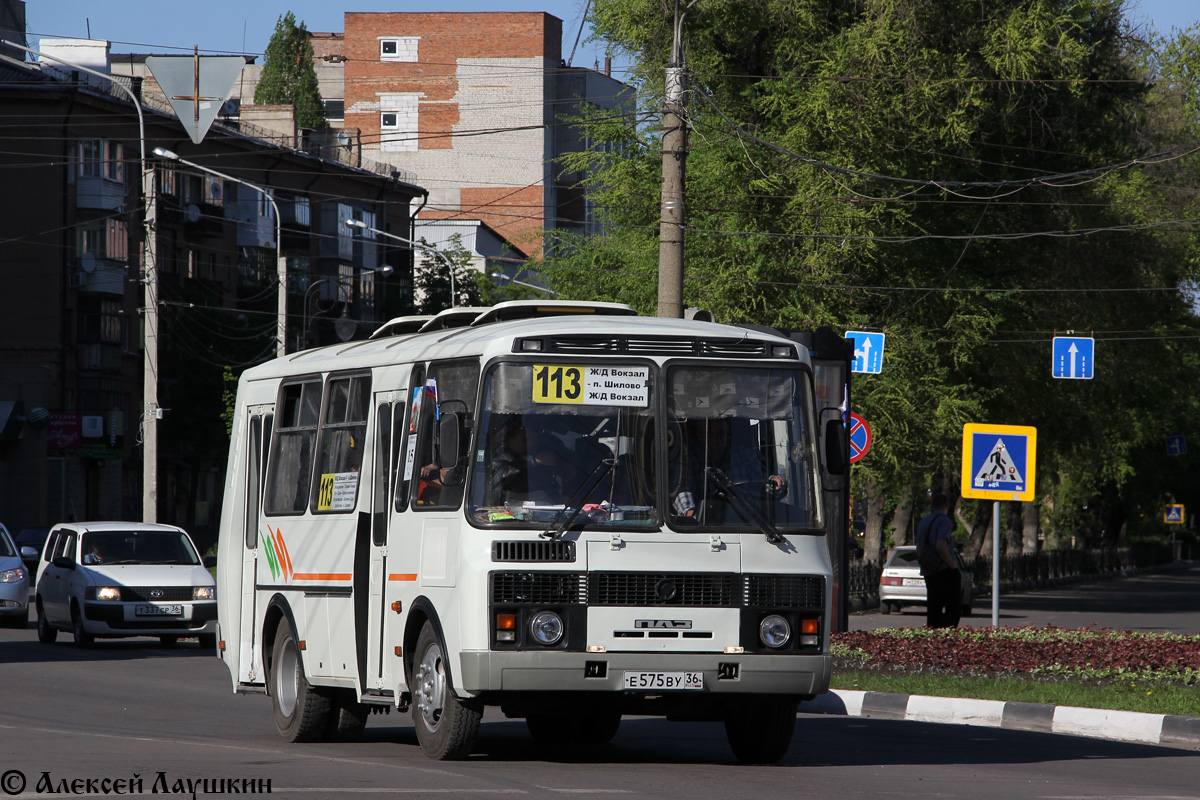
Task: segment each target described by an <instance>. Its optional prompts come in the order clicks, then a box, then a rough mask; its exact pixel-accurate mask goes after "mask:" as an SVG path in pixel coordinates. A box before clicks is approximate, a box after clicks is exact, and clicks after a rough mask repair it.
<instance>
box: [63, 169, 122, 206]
mask: <svg viewBox="0 0 1200 800" xmlns="http://www.w3.org/2000/svg"><path fill="white" fill-rule="evenodd" d="M124 203H125V184H124V183H122V182H120V181H114V180H111V179H110V178H100V177H96V176H91V175H80V176H79V177H78V178H76V179H75V206H76V207H77V208H88V209H95V210H97V211H116V210H117V209H119V208H121V206H122V205H124Z"/></svg>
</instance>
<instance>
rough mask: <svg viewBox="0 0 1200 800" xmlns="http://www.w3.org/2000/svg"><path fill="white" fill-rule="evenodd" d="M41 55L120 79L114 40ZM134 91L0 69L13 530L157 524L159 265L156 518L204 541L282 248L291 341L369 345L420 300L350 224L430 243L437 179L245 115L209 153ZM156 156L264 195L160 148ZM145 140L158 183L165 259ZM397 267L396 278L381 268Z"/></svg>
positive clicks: (107, 82) (1, 500)
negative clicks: (278, 132)
mask: <svg viewBox="0 0 1200 800" xmlns="http://www.w3.org/2000/svg"><path fill="white" fill-rule="evenodd" d="M33 46H34V47H35V48H41V49H42V50H43V52H49V51H53V52H54V53H56V54H58V55H59V56H60V57H61V58H63V59H64V60H67V61H71V62H72V63H76V64H78V63H79V62H80V61H87V62H88V64H86V65H85V66H91V67H92V68H95V69H96V70H97V71H99V72H102V73H108V72H110V70H111V58H110V56H109V47H108V43H107V42H102V41H95V40H68V41H61V40H60V41H57V42H55V41H47V40H42V41H41V42H38V43H37V44H35V45H33ZM9 58H10V59H11V58H12V56H11V55H10V56H9ZM77 59H78V60H77ZM121 86H124V87H125V89H128V90H130V91H132V92H133V93H134V94H135V96H137V95H141V90H142V88H143V85H142V82H141V81H140V80H138V79H128V78H122V77H120V76H111V77H96V76H92V75H90V74H89V73H85V72H81V71H79V70H76V69H73V68H72V67H71V66H69V65H62V64H57V65H56V66H51V62H50V61H49V60H46V62H45V65H44V66H43V65H39V64H32V63H20V61H19V60H18V61H17V62H16V63H14V61H12V60H2V61H0V131H3V133H0V137H2V138H3V139H4V146H3V147H0V175H2V176H3V179H4V185H5V191H4V192H3V193H0V282H2V283H3V285H4V287H5V291H4V292H3V293H0V416H2V417H3V419H0V521H3V522H4V523H5V524H6V525H7V526H8V527H9V528H11V529H20V528H25V527H40V526H44V525H51V524H54V523H57V522H60V521H64V520H68V519H85V518H88V519H97V518H108V519H140V518H141V516H142V508H141V496H142V490H141V484H142V447H141V441H142V438H141V430H142V423H143V418H144V406H143V402H142V390H143V368H144V331H143V310H144V305H145V295H144V287H145V281H146V279H147V276H148V275H149V274H150V273H151V271H152V272H153V274H154V276H155V278H156V282H157V285H158V304H157V305H158V311H159V318H160V326H159V337H158V352H159V359H158V373H157V381H158V397H159V406H161V408H162V417H161V420H160V421H159V422H158V423H157V424H158V431H159V440H158V445H159V459H158V487H159V488H158V498H159V501H158V515H157V516H158V519H159V520H161V521H165V522H174V523H177V524H181V525H184V526H186V527H188V528H189V529H191V530H192V532H193V533H194V534H196V535H197V538H198V539H200V540H201V541H203V540H204V539H205V538H206V536H207V535H209V534H213V533H215V526H216V522H217V519H218V511H219V504H220V487H221V485H222V474H223V471H224V463H225V458H226V455H227V452H228V439H227V434H226V431H225V428H224V423H223V422H222V421H221V411H222V408H223V406H222V391H223V389H224V388H225V386H224V385H223V382H222V371H223V368H224V367H229V368H231V369H232V370H233V371H234V372H235V373H236V372H239V371H240V370H241V368H242V367H244V366H247V365H249V364H252V363H258V362H261V361H263V360H266V359H268V358H271V357H274V355H275V348H276V344H275V341H276V338H275V337H276V330H277V322H278V315H277V300H278V295H279V283H278V281H277V277H276V276H277V271H276V270H277V256H278V255H280V254H282V255H283V256H284V257H285V258H286V262H287V267H288V281H287V285H286V293H287V305H288V311H287V323H288V331H289V335H288V337H287V349H288V352H294V351H295V350H297V349H300V348H302V347H305V346H311V345H313V344H318V343H331V342H335V341H338V339H339V338H341V336H340V335H339V331H340V333H341V334H346V333H349V334H350V335H351V336H354V335H358V336H360V337H365V336H366V335H367V334H369V333H370V331H371V330H373V328H374V327H375V325H376V324H378V323H379V322H380V321H382V320H384V319H387V318H388V317H390V316H394V315H396V314H397V313H402V312H403V303H402V302H399V307H393V308H387V306H388V305H389V304H393V305H395V304H396V302H397V301H402V300H403V298H402V297H400V292H401V291H402V290H403V283H404V281H405V279H406V278H407V279H410V278H411V269H412V252H411V251H410V250H409V249H407V248H405V247H401V246H397V245H395V244H394V243H392V242H390V240H387V239H385V238H381V237H379V236H378V235H376V234H374V233H371V232H369V231H366V230H363V229H361V228H356V227H351V226H349V225H347V224H346V223H347V221H349V220H358V221H361V222H364V223H366V224H367V225H368V226H369V227H372V228H376V229H378V230H381V231H384V232H394V233H395V234H396V235H399V236H402V237H405V238H407V237H410V236H411V235H412V227H411V219H410V214H409V209H410V207H411V206H412V203H413V201H414V199H416V198H417V197H420V196H422V194H423V192H422V190H421V189H420V188H419V187H417V186H416V185H414V184H412V183H411V182H408V181H407V180H405V179H404V178H405V177H407V176H406V175H405V174H404V173H401V172H399V171H398V169H397V168H396V167H394V166H391V165H383V164H372V163H371V162H369V161H362V164H361V165H360V166H353V165H349V164H344V163H340V162H337V161H332V160H330V159H327V158H323V157H318V156H317V155H314V154H311V153H308V152H305V151H303V150H299V149H296V148H294V147H289V146H285V145H282V144H280V143H279V142H278V141H275V140H273V139H271V138H270V137H260V136H258V135H256V130H257V129H251V128H249V127H248V126H244V125H241V124H240V123H237V122H234V121H229V120H224V121H222V120H219V121H218V122H217V123H215V124H214V126H213V127H212V129H210V131H209V132H208V134H207V136H206V137H205V139H204V140H203V142H202V143H201V144H198V145H196V144H193V143H192V142H191V140H190V138H189V136H188V135H187V133H185V131H184V128H183V126H182V125H181V124H180V122H179V120H178V119H177V118H176V117H175V116H174V114H173V112H171V111H170V109H169V108H168V107H164V106H161V105H160V104H157V103H155V102H154V101H153V100H152V99H151V98H149V97H145V96H141V98H140V100H139V102H138V106H139V107H140V109H141V116H142V117H143V118H144V123H142V124H139V115H138V114H137V113H136V110H135V105H134V101H133V100H131V99H130V97H129V95H128V94H127V93H126V92H125V91H124V90H123V89H122V88H120V87H121ZM156 147H162V148H165V149H167V150H170V151H174V152H175V153H177V154H178V155H179V156H181V157H182V158H183V159H186V160H187V161H189V162H192V163H193V164H197V165H200V166H203V167H207V168H208V169H210V170H215V171H217V172H219V173H222V174H224V175H228V176H230V177H231V178H236V179H239V180H240V181H245V182H247V183H249V184H253V187H259V188H261V189H263V190H264V191H265V194H264V191H259V190H258V189H256V188H253V187H251V186H247V185H245V184H243V183H239V182H237V181H229V180H225V179H224V178H222V177H220V176H217V175H214V174H212V173H211V172H206V171H204V170H202V169H199V168H194V167H192V166H190V165H189V164H185V163H183V162H180V161H171V160H163V159H159V158H155V157H154V156H153V151H154V148H156ZM142 152H145V153H146V156H147V160H146V164H147V165H148V166H149V167H150V168H151V169H152V170H153V172H154V184H155V200H154V206H153V211H154V214H153V217H154V219H155V222H154V225H153V230H154V231H155V244H156V246H155V248H154V252H153V254H152V258H151V260H150V263H149V264H147V263H146V259H145V258H144V255H143V253H144V246H145V241H146V230H147V226H146V219H147V217H148V216H149V215H148V214H147V202H146V200H147V198H146V195H145V193H144V192H143V182H142V161H141V153H142ZM266 195H269V198H270V199H268V197H267V196H266ZM272 201H273V202H272ZM276 207H278V209H279V215H278V217H277V216H276V214H275V208H276ZM385 265H386V266H390V267H392V268H393V269H394V274H393V275H392V276H391V277H387V278H381V277H379V276H380V275H381V274H382V268H383V267H384V266H385ZM335 321H340V322H341V324H339V325H337V326H336V328H335V325H334V323H335ZM356 328H357V331H356V330H355V329H356Z"/></svg>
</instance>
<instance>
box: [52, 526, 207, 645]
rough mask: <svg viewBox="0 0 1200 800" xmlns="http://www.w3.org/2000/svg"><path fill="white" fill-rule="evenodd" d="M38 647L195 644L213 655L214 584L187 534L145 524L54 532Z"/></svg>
mask: <svg viewBox="0 0 1200 800" xmlns="http://www.w3.org/2000/svg"><path fill="white" fill-rule="evenodd" d="M35 602H36V604H37V613H38V639H40V640H41V641H42V642H45V643H47V644H48V643H50V642H53V641H54V640H55V639H56V638H58V632H59V631H60V630H67V631H71V633H72V634H73V635H74V637H75V644H76V646H79V647H86V646H88V645H90V644H91V643H92V641H93V640H94V639H95V638H96V637H115V636H157V637H158V638H159V639H160V640H162V643H163V644H166V645H171V644H174V643H175V642H176V640H178V639H179V638H181V637H191V636H196V637H199V639H200V646H201V647H203V648H205V649H214V650H215V649H216V630H217V597H216V582H215V581H214V580H213V578H212V575H210V574H209V572H208V570H207V569H205V567H204V562H203V560H202V559H201V558H200V556H199V554H198V553H197V552H196V545H195V544H193V543H192V540H191V537H189V536H188V535H187V533H186V532H185V531H184V530H183V529H182V528H176V527H175V526H173V525H151V524H147V523H142V522H71V523H63V524H60V525H56V526H54V528H53V529H52V530H51V531H50V536H49V537H48V538H47V539H46V545H45V548H44V549H43V551H42V560H41V562H39V564H38V577H37V589H36V592H35Z"/></svg>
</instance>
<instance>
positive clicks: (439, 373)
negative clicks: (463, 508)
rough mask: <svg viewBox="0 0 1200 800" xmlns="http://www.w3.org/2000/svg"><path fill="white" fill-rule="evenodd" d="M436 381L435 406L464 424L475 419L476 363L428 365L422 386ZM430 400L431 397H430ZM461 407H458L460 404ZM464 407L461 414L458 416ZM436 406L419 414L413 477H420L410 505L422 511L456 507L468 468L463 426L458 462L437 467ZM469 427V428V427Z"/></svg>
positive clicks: (466, 436) (468, 437) (468, 439)
mask: <svg viewBox="0 0 1200 800" xmlns="http://www.w3.org/2000/svg"><path fill="white" fill-rule="evenodd" d="M434 381H436V395H437V398H436V403H437V404H438V405H446V404H447V403H451V402H452V401H453V405H452V406H450V408H451V409H453V410H455V411H459V412H460V417H461V418H462V420H463V421H464V423H470V421H471V420H473V419H474V418H475V394H476V392H477V391H478V389H479V361H478V360H476V359H467V360H463V361H445V362H442V363H438V364H431V365H430V366H429V380H427V381H426V386H430V385H431V384H432V382H434ZM430 399H432V398H430ZM460 404H461V405H460ZM463 406H466V411H465V413H461V411H462V407H463ZM437 423H438V413H437V405H435V404H434V403H433V402H429V404H428V405H427V406H425V408H424V409H423V410H422V411H421V420H420V427H421V431H420V434H421V435H420V439H419V446H418V452H417V459H416V466H414V477H420V478H421V480H420V481H419V482H418V484H419V485H418V489H417V496H416V500H415V502H414V504H413V505H414V506H415V507H417V508H419V509H422V510H433V509H440V510H444V509H451V508H458V507H459V505H461V504H462V498H463V486H464V484H465V482H466V481H465V478H466V474H467V467H468V465H469V459H468V453H469V452H470V449H471V429H470V428H469V427H466V426H465V425H464V430H462V431H460V434H459V439H458V459H457V461H458V463H457V464H456V465H455V466H454V468H453V469H445V470H440V469H438V467H437V454H438V450H437V447H438V446H439V444H440V442H438V434H439V431H438V424H437ZM472 427H473V426H472Z"/></svg>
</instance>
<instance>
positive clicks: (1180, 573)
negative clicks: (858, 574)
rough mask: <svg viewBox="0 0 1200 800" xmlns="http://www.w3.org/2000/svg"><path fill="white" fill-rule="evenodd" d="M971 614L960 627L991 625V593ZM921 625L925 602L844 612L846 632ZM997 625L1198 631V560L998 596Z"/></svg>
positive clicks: (977, 602) (1199, 586)
mask: <svg viewBox="0 0 1200 800" xmlns="http://www.w3.org/2000/svg"><path fill="white" fill-rule="evenodd" d="M972 610H973V612H974V613H973V614H972V615H971V616H970V617H964V618H963V619H962V622H961V623H960V625H961V626H965V627H973V628H980V627H983V628H986V627H988V626H990V625H991V624H992V599H991V597H982V598H976V600H975V603H974V608H973V609H972ZM924 624H925V606H923V605H919V606H906V607H905V608H904V609H903V610H902V611H901V612H900V613H896V612H895V611H893V612H892V613H891V614H882V613H880V612H879V610H878V609H875V610H873V611H867V612H860V613H857V614H852V615H851V616H850V630H856V631H857V630H874V629H875V628H906V627H918V626H921V625H924ZM1000 625H1002V626H1005V627H1023V626H1026V625H1032V626H1034V627H1043V626H1046V625H1054V626H1057V627H1059V628H1084V627H1087V626H1089V625H1093V626H1096V627H1098V628H1111V629H1113V630H1130V631H1147V632H1155V633H1179V634H1187V635H1195V634H1197V633H1200V564H1198V563H1182V564H1178V565H1172V566H1168V567H1158V568H1155V569H1153V570H1150V571H1147V572H1141V573H1138V574H1136V575H1131V576H1129V577H1119V578H1109V579H1106V580H1100V581H1095V582H1092V583H1078V584H1068V585H1065V586H1060V587H1057V588H1054V589H1041V590H1038V591H1028V592H1016V593H1011V594H1005V593H1003V592H1001V594H1000Z"/></svg>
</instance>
